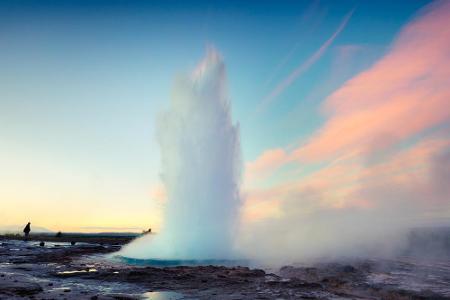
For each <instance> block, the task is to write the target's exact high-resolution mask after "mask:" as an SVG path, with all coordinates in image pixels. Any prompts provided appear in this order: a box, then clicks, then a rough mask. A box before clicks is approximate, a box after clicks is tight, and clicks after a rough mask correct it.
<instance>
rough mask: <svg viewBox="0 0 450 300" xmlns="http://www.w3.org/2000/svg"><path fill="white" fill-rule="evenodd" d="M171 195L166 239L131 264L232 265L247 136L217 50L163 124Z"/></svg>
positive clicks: (147, 245) (180, 90)
mask: <svg viewBox="0 0 450 300" xmlns="http://www.w3.org/2000/svg"><path fill="white" fill-rule="evenodd" d="M157 138H158V141H159V144H160V147H161V158H162V173H161V179H162V181H163V183H164V185H165V189H166V193H167V203H166V207H165V214H164V227H163V229H162V230H161V233H159V234H157V235H155V236H152V235H148V236H145V237H143V238H140V239H138V240H136V241H135V242H133V243H131V244H130V245H128V246H127V247H125V248H124V249H123V250H122V251H121V253H120V254H121V255H122V256H125V257H131V258H149V259H194V260H195V259H202V260H203V259H229V258H232V257H233V254H232V248H233V235H234V230H235V226H236V224H237V216H238V209H239V205H240V196H239V184H240V176H241V159H240V154H241V152H240V142H239V128H238V126H236V125H233V124H232V120H231V114H230V104H229V100H228V95H227V84H226V72H225V66H224V64H223V62H222V59H221V57H220V55H219V54H218V53H217V52H216V51H215V50H212V49H210V50H208V53H207V55H206V57H205V58H204V59H203V61H202V62H201V63H200V64H199V65H198V67H197V68H196V69H195V70H194V71H193V72H192V74H190V75H188V76H183V77H182V78H179V79H178V80H177V82H176V85H175V91H174V94H173V97H172V101H171V103H170V108H169V110H168V111H167V112H165V113H164V114H163V115H162V116H161V118H160V119H159V120H158V127H157Z"/></svg>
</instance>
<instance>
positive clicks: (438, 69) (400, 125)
mask: <svg viewBox="0 0 450 300" xmlns="http://www.w3.org/2000/svg"><path fill="white" fill-rule="evenodd" d="M449 108H450V2H438V3H437V4H433V5H431V6H429V7H428V8H426V10H425V11H423V12H422V15H421V16H420V17H418V18H416V19H415V20H414V21H413V22H411V23H410V24H408V25H406V26H405V28H404V29H403V30H402V31H401V32H400V34H399V36H398V38H397V39H396V41H395V42H394V44H393V46H392V48H391V50H390V51H389V52H388V53H387V54H386V55H385V56H384V57H383V58H381V59H380V60H379V61H378V62H377V63H375V64H374V65H373V66H372V67H370V68H369V69H368V70H366V71H364V72H362V73H360V74H359V75H357V76H355V77H354V78H352V79H351V80H349V81H348V82H346V83H345V84H344V85H343V86H342V87H340V88H339V89H337V90H336V91H335V92H334V93H332V94H331V95H330V96H329V97H328V98H327V99H326V100H325V102H324V105H323V110H324V113H325V114H326V117H327V119H326V121H325V123H324V125H323V126H322V127H321V128H320V129H319V130H318V131H317V132H315V133H314V134H313V135H312V136H311V137H310V138H309V139H308V140H307V141H306V143H304V144H302V145H301V146H299V147H297V148H296V149H294V150H293V151H286V150H283V149H274V150H268V151H265V152H264V153H263V154H262V155H261V156H260V157H259V158H257V159H256V160H255V161H254V162H251V163H249V164H248V165H247V170H248V172H249V173H250V174H252V176H253V177H252V180H254V179H255V178H258V177H261V176H267V174H271V173H272V174H273V173H275V172H276V171H278V172H279V171H280V169H281V167H283V166H285V165H289V166H291V167H297V168H298V166H299V165H301V166H302V167H304V166H309V165H310V164H315V163H318V162H320V163H325V164H326V166H325V167H323V168H321V169H319V170H316V171H314V172H310V173H309V174H308V175H307V176H303V177H298V178H292V180H291V181H290V182H289V183H283V184H281V185H278V186H274V187H272V188H271V190H270V191H269V190H266V191H265V192H264V193H263V194H261V193H259V194H258V193H257V192H255V191H254V190H250V191H249V194H251V195H252V196H251V197H252V201H251V202H250V204H249V205H254V207H257V205H256V203H258V201H265V202H266V203H265V204H264V210H265V211H266V212H270V211H279V207H280V205H281V203H283V202H284V201H288V199H298V201H299V205H301V203H302V201H304V199H306V198H308V199H310V198H311V195H312V194H314V195H315V196H314V197H313V198H314V201H315V205H316V208H321V207H324V206H325V207H333V208H335V209H343V208H348V207H354V206H356V207H361V208H364V209H375V208H376V207H380V206H389V205H392V206H395V205H394V204H393V203H397V204H396V205H405V203H408V201H410V204H411V206H412V207H415V208H417V207H421V206H422V205H424V206H426V205H432V203H434V205H446V203H444V202H445V201H444V202H443V199H445V197H442V195H443V193H442V192H439V191H440V190H443V191H445V192H446V191H447V190H448V189H446V188H445V184H439V182H442V179H441V178H442V177H445V178H447V177H446V175H445V174H444V173H445V172H441V173H442V174H444V175H442V176H438V177H436V176H435V175H434V173H436V172H435V171H433V170H434V169H443V168H442V167H439V164H437V165H436V163H435V160H437V159H438V158H437V157H440V155H442V153H445V151H449V150H450V137H449V135H448V133H444V134H440V135H439V138H436V136H435V133H436V130H438V129H439V126H441V125H445V124H447V125H449V124H450V109H449ZM413 140H415V141H416V142H415V143H412V141H413ZM406 142H409V143H410V144H411V145H410V146H409V147H406V148H405V145H407V143H406ZM377 156H379V157H378V158H379V159H378V160H375V161H372V158H376V157H377ZM448 161H450V159H447V160H446V159H441V160H440V162H441V165H442V164H447V163H448ZM442 162H443V163H442ZM246 180H247V178H246ZM436 185H437V186H436ZM308 190H309V191H314V193H309V192H305V191H308ZM318 195H320V196H318ZM263 198H264V200H263ZM258 199H259V200H258ZM268 199H269V200H268ZM270 199H272V200H270ZM302 199H303V200H302ZM289 201H290V200H289ZM308 201H309V200H308ZM390 201H393V203H389V202H390ZM270 202H272V206H273V207H271V205H270V204H269V203H270ZM400 203H401V204H400ZM254 215H255V214H254Z"/></svg>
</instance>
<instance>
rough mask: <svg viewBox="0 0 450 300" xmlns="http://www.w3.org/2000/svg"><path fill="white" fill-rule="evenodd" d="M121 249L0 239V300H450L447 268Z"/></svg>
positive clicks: (407, 263)
mask: <svg viewBox="0 0 450 300" xmlns="http://www.w3.org/2000/svg"><path fill="white" fill-rule="evenodd" d="M118 249H120V246H119V245H105V244H104V245H96V244H87V243H77V244H75V245H70V243H48V242H47V243H46V244H45V246H40V245H39V242H32V241H28V242H24V241H17V240H3V241H2V240H0V299H23V298H26V299H30V298H31V299H302V298H304V299H450V262H433V263H432V264H431V263H429V262H427V263H425V262H423V263H421V264H418V263H417V262H415V261H409V260H408V259H406V258H405V259H399V260H395V261H387V260H384V261H379V260H378V261H374V260H364V261H361V260H359V261H351V262H346V263H322V264H316V265H314V266H301V265H294V266H285V267H282V268H281V269H279V270H277V271H274V272H272V271H268V269H266V270H262V269H250V268H247V267H221V266H180V267H165V268H156V267H150V266H131V265H126V264H123V263H120V262H118V261H115V260H112V259H110V258H108V257H107V255H108V254H110V253H112V252H115V251H117V250H118Z"/></svg>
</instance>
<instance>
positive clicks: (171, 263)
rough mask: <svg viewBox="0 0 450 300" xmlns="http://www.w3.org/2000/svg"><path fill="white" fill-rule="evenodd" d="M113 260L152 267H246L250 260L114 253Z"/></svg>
mask: <svg viewBox="0 0 450 300" xmlns="http://www.w3.org/2000/svg"><path fill="white" fill-rule="evenodd" d="M112 259H113V260H115V261H118V262H122V263H126V264H128V265H136V266H152V267H175V266H210V265H213V266H225V267H236V266H243V267H248V266H249V265H250V261H248V260H244V259H240V260H239V259H236V260H227V259H203V260H196V259H139V258H129V257H125V256H120V255H115V256H113V257H112Z"/></svg>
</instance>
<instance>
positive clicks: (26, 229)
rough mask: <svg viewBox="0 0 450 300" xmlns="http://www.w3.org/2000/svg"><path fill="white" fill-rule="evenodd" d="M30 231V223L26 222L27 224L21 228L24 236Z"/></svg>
mask: <svg viewBox="0 0 450 300" xmlns="http://www.w3.org/2000/svg"><path fill="white" fill-rule="evenodd" d="M30 231H31V223H30V222H28V224H27V226H25V228H24V229H23V232H24V233H25V237H26V238H27V237H28V235H29V234H30Z"/></svg>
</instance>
